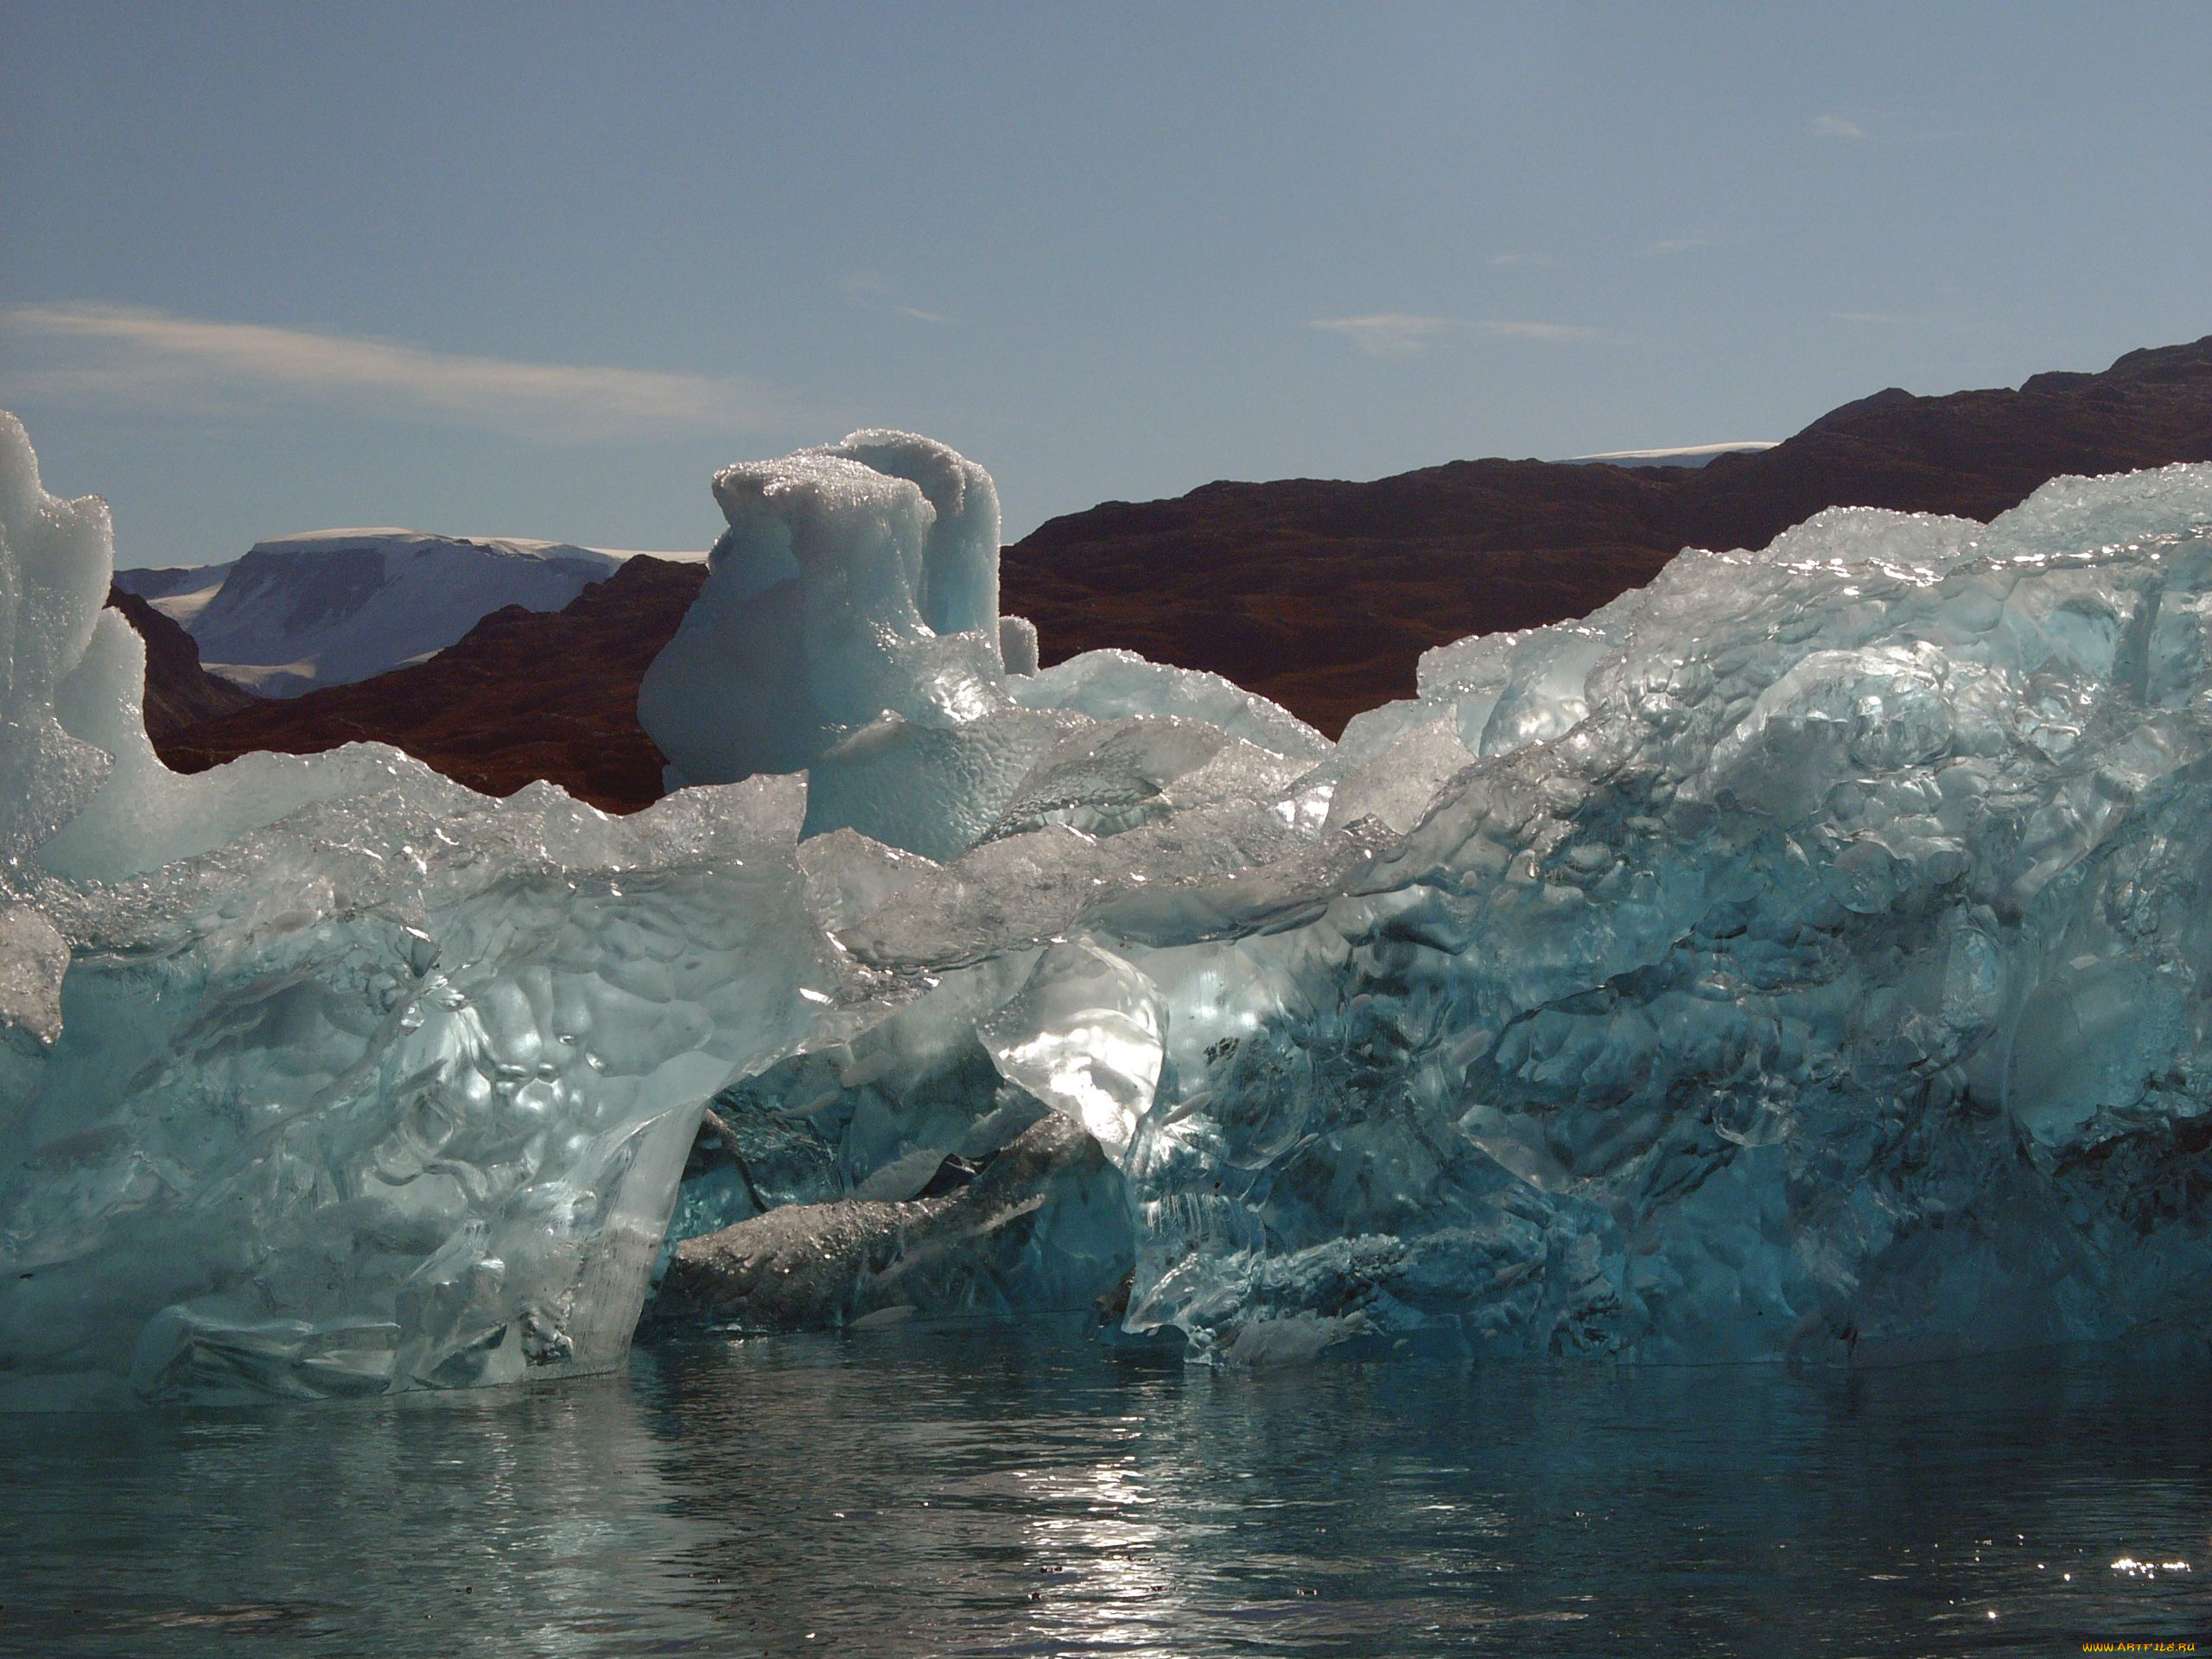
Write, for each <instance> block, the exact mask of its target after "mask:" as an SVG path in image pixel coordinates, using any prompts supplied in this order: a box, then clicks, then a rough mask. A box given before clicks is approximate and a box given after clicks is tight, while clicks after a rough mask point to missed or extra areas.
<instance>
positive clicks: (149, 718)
mask: <svg viewBox="0 0 2212 1659" xmlns="http://www.w3.org/2000/svg"><path fill="white" fill-rule="evenodd" d="M107 602H108V606H109V608H110V609H111V610H117V611H120V612H122V613H123V620H124V621H126V622H128V623H130V626H132V627H134V628H136V629H137V631H138V637H139V638H140V639H143V640H144V641H145V642H146V734H147V735H148V736H149V737H150V738H152V739H153V740H154V747H155V749H156V751H157V752H158V751H159V750H160V748H161V747H162V744H163V743H165V742H167V741H168V740H169V739H170V738H172V737H174V736H175V735H176V734H178V733H180V732H183V731H188V730H190V729H191V728H193V727H195V726H200V725H204V724H206V723H207V721H213V720H220V719H222V718H223V716H224V715H234V714H237V713H238V711H239V710H241V709H255V708H258V707H260V705H261V701H262V700H261V699H260V698H259V697H257V696H254V694H253V693H252V692H251V691H249V690H246V689H245V687H244V686H242V685H233V684H232V683H231V682H230V681H228V680H226V679H224V678H222V677H220V676H219V675H215V674H210V673H209V672H208V671H207V670H206V669H204V668H202V667H200V646H199V644H198V642H197V641H195V640H194V639H193V637H192V636H191V635H190V634H188V633H187V632H185V631H184V630H183V629H182V628H181V627H179V626H177V625H176V624H175V622H172V621H171V620H169V619H168V617H166V616H163V615H162V613H160V612H159V611H157V610H156V609H155V608H154V607H152V606H151V605H149V604H148V603H147V602H146V601H144V600H143V599H141V598H139V597H138V595H137V594H126V593H124V591H123V589H122V588H118V587H116V586H115V585H114V584H113V583H110V584H109V586H108V590H107Z"/></svg>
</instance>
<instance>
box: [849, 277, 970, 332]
mask: <svg viewBox="0 0 2212 1659" xmlns="http://www.w3.org/2000/svg"><path fill="white" fill-rule="evenodd" d="M837 286H838V287H839V288H841V289H843V290H844V291H845V293H846V294H847V296H849V297H850V298H851V299H852V300H854V301H855V302H856V303H858V304H861V305H864V306H866V307H867V308H868V309H869V310H871V311H888V312H890V313H892V314H893V315H895V316H901V317H912V319H913V320H914V321H916V322H929V323H944V322H950V321H952V319H951V318H950V317H948V316H946V315H944V313H943V312H941V311H931V310H930V309H928V308H926V307H924V306H918V305H910V304H908V303H907V302H906V299H905V298H904V296H902V295H901V293H900V291H899V285H898V283H894V282H893V281H892V280H891V279H890V278H889V277H885V276H882V275H880V274H879V273H877V272H875V271H872V270H864V271H855V273H854V274H853V275H852V276H850V277H845V278H843V279H842V281H840V282H839V283H838V284H837Z"/></svg>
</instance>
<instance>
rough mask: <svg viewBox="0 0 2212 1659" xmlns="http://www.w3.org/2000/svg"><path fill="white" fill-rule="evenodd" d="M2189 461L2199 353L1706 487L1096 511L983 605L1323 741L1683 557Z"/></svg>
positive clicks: (1748, 464)
mask: <svg viewBox="0 0 2212 1659" xmlns="http://www.w3.org/2000/svg"><path fill="white" fill-rule="evenodd" d="M2207 460H2212V336H2208V337H2207V338H2206V339H2203V340H2198V341H2197V342H2196V344H2194V345H2191V346H2168V347H2165V348H2164V349H2161V350H2156V351H2141V352H2131V353H2128V354H2127V355H2126V357H2123V358H2121V359H2120V360H2119V361H2118V362H2117V363H2115V364H2113V365H2112V367H2111V368H2110V369H2108V370H2107V371H2106V372H2103V373H2101V374H2039V375H2037V376H2036V377H2034V378H2032V379H2031V380H2029V381H2028V382H2027V383H2026V384H2025V385H2023V386H2021V387H2020V388H2019V390H2018V391H1962V392H1955V393H1952V394H1950V395H1949V396H1948V397H1914V396H1912V395H1911V394H1910V393H1909V392H1904V391H1897V390H1896V389H1894V388H1892V389H1891V390H1890V391H1882V392H1877V393H1876V394H1875V395H1874V396H1872V397H1866V398H1862V399H1860V400H1859V402H1857V403H1853V404H1846V405H1844V406H1843V407H1842V408H1841V409H1838V410H1834V411H1832V412H1831V413H1829V414H1827V415H1824V416H1821V418H1820V419H1819V420H1817V421H1815V422H1814V423H1812V424H1811V425H1810V426H1808V427H1807V428H1806V429H1804V430H1803V431H1802V432H1800V433H1799V434H1797V435H1796V436H1795V437H1793V438H1791V439H1789V441H1788V442H1785V443H1782V444H1779V445H1777V446H1776V447H1775V448H1771V449H1768V450H1765V451H1763V452H1760V453H1757V454H1726V455H1720V456H1718V457H1716V458H1715V459H1714V460H1713V461H1712V463H1711V464H1710V465H1708V466H1706V467H1696V468H1681V467H1617V466H1611V465H1606V464H1604V463H1581V464H1573V463H1559V462H1548V461H1453V462H1451V463H1450V464H1449V465H1446V466H1443V467H1426V468H1424V469H1422V470H1421V471H1420V472H1414V473H1404V474H1400V475H1398V476H1397V477H1395V478H1385V479H1381V480H1376V482H1374V483H1371V484H1345V483H1337V482H1331V481H1326V480H1315V479H1290V480H1283V481H1281V482H1277V483H1269V484H1230V483H1221V484H1209V485H1206V486H1204V487H1202V488H1199V489H1196V490H1193V491H1192V492H1191V493H1190V494H1188V495H1185V496H1183V497H1180V498H1179V499H1175V500H1172V501H1148V502H1142V503H1130V502H1122V501H1109V502H1107V503H1105V504H1104V505H1100V506H1096V507H1093V508H1091V509H1090V510H1089V511H1088V512H1078V513H1072V514H1070V515H1069V516H1068V517H1066V518H1055V519H1053V520H1052V521H1051V522H1050V523H1049V524H1045V525H1043V526H1041V527H1040V528H1039V529H1038V530H1037V531H1035V532H1034V533H1033V534H1031V535H1030V536H1028V537H1025V538H1024V539H1023V540H1021V541H1020V542H1019V543H1015V544H1014V546H1012V547H1010V548H1008V549H1007V552H1006V557H1005V561H1004V563H1003V565H1002V567H1001V592H1002V594H1003V601H1002V602H1003V604H1004V606H1005V608H1006V609H1007V610H1008V611H1012V612H1015V613H1020V614H1021V615H1025V616H1027V617H1028V618H1030V619H1031V620H1033V621H1034V622H1035V623H1036V624H1037V628H1038V632H1039V637H1040V640H1041V643H1042V645H1043V650H1044V658H1045V660H1046V662H1048V663H1050V662H1055V661H1058V659H1059V658H1062V657H1065V656H1069V655H1071V654H1073V653H1074V652H1078V651H1087V650H1089V649H1090V648H1091V647H1092V646H1094V645H1109V644H1110V645H1127V646H1128V647H1130V648H1131V649H1133V650H1135V651H1140V652H1143V653H1144V654H1145V655H1146V656H1147V657H1154V658H1160V659H1162V660H1164V661H1167V662H1172V663H1179V664H1184V665H1185V666H1186V667H1191V668H1209V669H1212V670H1213V671H1216V672H1217V673H1221V674H1225V675H1227V676H1228V677H1230V678H1231V679H1233V680H1235V681H1236V682H1237V683H1239V684H1242V685H1245V686H1248V687H1249V688H1251V689H1252V690H1256V691H1260V692H1262V693H1264V694H1266V695H1267V696H1270V697H1273V698H1274V700H1275V701H1276V702H1281V703H1282V704H1284V705H1285V706H1286V707H1287V708H1289V709H1292V710H1294V712H1296V713H1297V714H1300V715H1303V716H1304V717H1305V718H1306V719H1307V720H1309V721H1313V723H1314V724H1315V725H1317V726H1319V727H1320V728H1322V729H1323V730H1324V731H1326V732H1329V733H1331V734H1334V733H1335V732H1337V731H1338V730H1340V729H1342V728H1343V726H1344V721H1346V720H1348V719H1349V718H1351V715H1354V714H1357V712H1358V711H1359V710H1361V709H1367V708H1372V707H1373V706H1374V705H1375V704H1376V703H1378V702H1383V701H1385V700H1387V699H1389V698H1391V697H1400V696H1410V695H1412V692H1413V687H1414V662H1415V660H1416V659H1417V658H1419V657H1420V655H1421V652H1423V651H1424V650H1426V649H1427V648H1428V647H1429V646H1431V645H1442V644H1444V643H1446V641H1449V640H1452V639H1463V638H1465V636H1466V635H1468V634H1471V633H1478V632H1485V633H1486V632H1492V631H1494V630H1497V629H1500V628H1525V627H1533V626H1536V625H1538V624H1539V623H1544V622H1555V621H1558V620H1560V619H1561V618H1562V617H1568V616H1580V615H1582V614H1583V613H1586V612H1588V611H1590V610H1592V609H1594V608H1595V607H1598V606H1599V605H1602V604H1603V603H1605V601H1607V600H1609V599H1611V598H1612V597H1613V596H1614V595H1615V594H1618V593H1620V592H1621V591H1622V590H1623V589H1624V588H1631V587H1635V586H1637V585H1638V584H1640V583H1642V582H1647V581H1649V579H1650V578H1651V576H1652V575H1653V574H1654V573H1655V572H1656V571H1657V570H1658V569H1659V567H1660V566H1661V565H1662V564H1664V563H1666V562H1667V561H1668V560H1669V558H1671V557H1673V556H1674V555H1675V553H1677V552H1679V551H1680V550H1681V549H1683V548H1685V547H1692V546H1694V547H1718V548H1727V547H1758V546H1763V545H1764V544H1765V543H1767V542H1768V541H1770V540H1771V539H1772V538H1773V537H1774V536H1775V535H1776V534H1777V532H1779V531H1783V530H1786V529H1787V528H1789V526H1790V525H1791V524H1796V523H1797V522H1798V521H1800V520H1801V519H1803V518H1808V517H1809V516H1810V515H1811V514H1813V513H1815V512H1819V511H1820V510H1821V508H1823V507H1830V506H1839V505H1863V506H1878V507H1895V508H1899V509H1902V510H1904V511H1907V512H1949V513H1959V514H1961V515H1963V516H1965V517H1967V518H1984V519H1986V518H1993V517H1994V516H1995V515H1997V514H1998V513H1999V512H2003V511H2005V509H2006V508H2007V507H2011V506H2013V505H2017V504H2018V502H2019V501H2020V500H2021V499H2023V498H2024V497H2025V496H2026V495H2027V494H2028V493H2029V492H2030V491H2031V490H2033V489H2034V488H2035V487H2036V486H2037V485H2039V484H2041V483H2043V482H2044V480H2047V479H2050V478H2053V477H2056V476H2057V475H2058V474H2063V473H2111V472H2124V471H2128V470H2132V469H2133V468H2136V467H2152V466H2158V465H2160V464H2163V463H2164V462H2167V461H2207Z"/></svg>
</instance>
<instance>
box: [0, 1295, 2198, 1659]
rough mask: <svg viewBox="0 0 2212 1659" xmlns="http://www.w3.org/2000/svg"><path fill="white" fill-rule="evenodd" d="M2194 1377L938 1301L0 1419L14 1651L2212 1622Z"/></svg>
mask: <svg viewBox="0 0 2212 1659" xmlns="http://www.w3.org/2000/svg"><path fill="white" fill-rule="evenodd" d="M2208 1407H2212V1372H2208V1371H2206V1370H2204V1369H2203V1368H2202V1365H2190V1364H2175V1365H2161V1364H2154V1363H2149V1362H2147V1361H2145V1360H2144V1359H2142V1358H2140V1357H2136V1358H2132V1359H2121V1358H2115V1357H2111V1356H2104V1355H2094V1356H2085V1355H2080V1354H2068V1355H2063V1356H2056V1355H2050V1354H2037V1355H2012V1356H2008V1357H2003V1358H2000V1359H1993V1360H1984V1361H1979V1362H1975V1363H1972V1364H1967V1365H1956V1366H1929V1367H1921V1368H1916V1369H1912V1370H1897V1371H1890V1372H1884V1373H1875V1374H1865V1375H1859V1376H1809V1377H1808V1376H1790V1375H1788V1374H1786V1373H1782V1372H1777V1371H1771V1370H1654V1369H1613V1368H1609V1367H1605V1366H1600V1365H1592V1364H1578V1365H1567V1366H1556V1367H1552V1366H1515V1365H1497V1364H1491V1365H1472V1366H1471V1365H1465V1364H1456V1363H1454V1364H1447V1363H1425V1362H1405V1363H1395V1364H1388V1365H1353V1364H1339V1365H1336V1366H1330V1365H1327V1364H1323V1365H1320V1366H1318V1367H1314V1368H1310V1369H1306V1370H1291V1371H1282V1372H1278V1373H1275V1374H1273V1375H1268V1374H1260V1375H1235V1374H1215V1373H1211V1372H1206V1371H1202V1370H1186V1369H1185V1368H1184V1367H1183V1366H1182V1365H1181V1364H1180V1363H1176V1362H1174V1361H1173V1360H1169V1359H1164V1358H1161V1357H1154V1356H1130V1355H1126V1354H1124V1355H1115V1354H1111V1353H1108V1352H1105V1351H1101V1350H1100V1349H1098V1348H1097V1347H1096V1346H1095V1345H1093V1344H1088V1343H1085V1342H1083V1341H1080V1340H1077V1339H1074V1338H1069V1339H1067V1340H1065V1341H1061V1340H1057V1339H1049V1338H1038V1337H1029V1338H1016V1337H1012V1336H1009V1335H1007V1334H1006V1333H1004V1332H918V1331H912V1330H908V1331H904V1332H900V1331H892V1332H879V1333H871V1334H868V1335H865V1336H855V1337H852V1338H844V1339H829V1338H822V1339H812V1338H785V1339H776V1340H766V1341H753V1342H746V1343H741V1344H724V1343H712V1344H696V1345H689V1346H683V1347H669V1348H662V1349H659V1350H657V1351H652V1352H641V1353H639V1355H637V1356H636V1357H634V1358H633V1360H632V1363H631V1366H630V1370H629V1371H628V1374H627V1375H626V1376H620V1377H614V1378H608V1379H605V1380H603V1381H601V1382H598V1383H586V1384H582V1385H570V1386H568V1387H563V1388H558V1389H546V1390H543V1391H534V1392H523V1393H507V1394H486V1395H473V1396H466V1397H458V1398H435V1399H416V1400H408V1401H402V1402H372V1403H369V1404H365V1405H356V1406H351V1407H342V1408H327V1407H319V1408H286V1409H272V1410H268V1411H260V1412H251V1413H247V1412H231V1413H222V1414H213V1413H210V1414H199V1415H190V1416H166V1417H162V1416H148V1417H144V1418H142V1419H138V1420H136V1421H118V1420H114V1419H99V1418H76V1417H48V1418H29V1417H16V1418H11V1419H0V1482H3V1483H4V1490H0V1647H5V1648H7V1649H10V1650H11V1651H12V1650H20V1651H23V1652H35V1653H41V1654H75V1653H127V1654H134V1655H135V1654H195V1655H196V1654H211V1655H212V1654H225V1655H229V1654H255V1653H267V1654H280V1653H282V1654H289V1653H307V1654H346V1655H358V1654H378V1655H438V1656H444V1655H449V1654H461V1653H486V1654H489V1653H500V1654H505V1653H529V1654H549V1655H551V1654H557V1655H596V1654H646V1653H700V1654H733V1655H743V1654H786V1653H804V1654H812V1653H843V1654H866V1655H899V1656H906V1655H925V1654H1038V1655H1044V1654H1063V1653H1084V1654H1159V1655H1173V1656H1178V1659H1183V1656H1202V1655H1215V1654H1263V1655H1278V1654H1279V1655H1307V1654H1344V1655H1370V1654H1431V1653H1440V1652H1476V1653H1498V1654H1516V1655H1519V1654H1531V1653H1554V1652H1555V1653H1592V1654H1598V1653H1637V1654H1643V1653H1777V1654H1784V1653H1789V1654H1795V1653H1804V1654H1830V1653H1833V1654H1891V1653H1897V1654H1905V1653H1910V1654H1920V1653H1929V1654H1938V1653H1956V1652H1980V1651H1999V1652H2004V1651H2015V1652H2024V1653H2044V1652H2049V1653H2059V1652H2068V1653H2078V1652H2079V1651H2081V1643H2082V1640H2083V1639H2084V1637H2097V1636H2121V1635H2133V1636H2135V1637H2155V1636H2167V1637H2174V1636H2184V1635H2188V1634H2191V1633H2202V1634H2212V1611H2208V1606H2209V1605H2212V1414H2208ZM2115 1561H2124V1562H2128V1563H2138V1562H2139V1563H2146V1564H2148V1565H2149V1568H2150V1570H2149V1571H2147V1572H2146V1571H2142V1570H2138V1569H2136V1568H2134V1567H2132V1566H2127V1567H2114V1565H2113V1563H2114V1562H2115ZM2181 1562H2187V1563H2189V1564H2190V1568H2192V1569H2193V1570H2191V1571H2184V1570H2183V1569H2182V1567H2180V1566H2179V1565H2178V1563H2181ZM2167 1563H2172V1564H2175V1565H2164V1564H2167ZM1992 1615H1994V1617H1992Z"/></svg>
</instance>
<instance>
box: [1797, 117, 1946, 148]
mask: <svg viewBox="0 0 2212 1659" xmlns="http://www.w3.org/2000/svg"><path fill="white" fill-rule="evenodd" d="M1805 130H1806V131H1807V132H1808V133H1810V134H1811V135H1812V136H1813V137H1815V138H1840V139H1844V140H1846V141H1847V142H1849V143H1861V144H1873V145H1877V146H1885V145H1912V144H1942V143H1950V142H1951V141H1952V140H1954V139H1958V138H1970V137H1973V136H1974V135H1973V134H1972V133H1971V132H1970V131H1968V130H1967V129H1966V128H1963V127H1911V126H1906V125H1904V124H1901V123H1900V122H1899V120H1898V119H1897V118H1896V117H1895V116H1894V115H1885V117H1884V118H1882V119H1880V120H1874V119H1871V118H1870V119H1863V120H1858V121H1853V120H1852V119H1851V118H1849V117H1847V116H1841V115H1816V116H1815V117H1814V118H1812V119H1811V120H1810V121H1808V122H1807V123H1806V124H1805Z"/></svg>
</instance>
